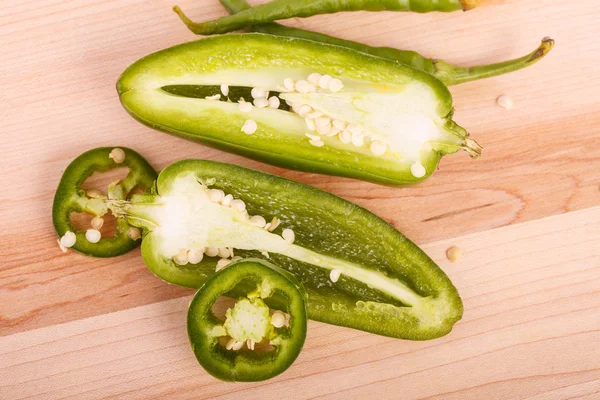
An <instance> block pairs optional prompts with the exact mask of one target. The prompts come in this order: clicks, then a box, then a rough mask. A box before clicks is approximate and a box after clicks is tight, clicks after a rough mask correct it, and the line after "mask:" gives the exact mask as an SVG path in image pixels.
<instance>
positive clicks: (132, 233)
mask: <svg viewBox="0 0 600 400" xmlns="http://www.w3.org/2000/svg"><path fill="white" fill-rule="evenodd" d="M127 236H129V239H131V240H133V241H136V240H138V239H140V238H141V237H142V232H141V231H140V229H139V228H136V227H135V226H132V227H130V228H129V229H127Z"/></svg>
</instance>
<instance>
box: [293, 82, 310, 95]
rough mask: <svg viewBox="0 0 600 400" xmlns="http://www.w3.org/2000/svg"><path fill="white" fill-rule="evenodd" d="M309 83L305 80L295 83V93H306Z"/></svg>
mask: <svg viewBox="0 0 600 400" xmlns="http://www.w3.org/2000/svg"><path fill="white" fill-rule="evenodd" d="M309 85H310V83H308V82H307V81H305V80H300V81H298V82H296V91H297V92H298V93H308V92H309V89H310V86H309Z"/></svg>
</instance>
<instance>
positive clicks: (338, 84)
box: [117, 33, 481, 185]
mask: <svg viewBox="0 0 600 400" xmlns="http://www.w3.org/2000/svg"><path fill="white" fill-rule="evenodd" d="M117 89H118V92H119V95H120V98H121V102H122V104H123V106H124V107H125V108H126V110H127V111H128V112H129V113H130V114H131V115H132V116H134V117H135V118H136V119H138V120H139V121H141V122H143V123H145V124H147V125H149V126H151V127H153V128H156V129H160V130H163V131H165V132H168V133H171V134H175V135H177V136H181V137H183V138H186V139H189V140H193V141H198V142H201V143H204V144H206V145H209V146H213V147H217V148H220V149H223V150H226V151H230V152H234V153H238V154H241V155H245V156H248V157H251V158H255V159H258V160H261V161H264V162H268V163H271V164H276V165H280V166H283V167H288V168H292V169H298V170H304V171H310V172H318V173H325V174H331V175H340V176H347V177H353V178H357V179H363V180H367V181H372V182H377V183H383V184H388V185H402V184H410V183H416V182H420V181H422V180H424V179H426V178H427V177H428V176H430V175H431V174H432V173H433V172H434V171H435V169H436V168H437V165H438V163H439V161H440V158H441V157H442V156H443V155H445V154H450V153H454V152H457V151H459V150H460V149H464V150H466V151H467V152H468V153H469V154H470V155H471V156H473V157H476V156H478V155H479V154H480V151H481V148H480V146H479V145H478V144H477V143H476V142H475V141H473V140H471V139H469V138H468V136H469V134H468V133H467V132H466V130H465V129H463V128H462V127H460V126H458V125H457V124H456V123H455V122H454V121H453V120H452V114H453V108H452V97H451V95H450V92H449V91H448V89H447V87H446V86H445V85H444V84H443V83H442V82H440V81H439V80H438V79H436V78H435V77H433V76H431V75H429V74H427V73H425V72H423V71H419V70H416V69H413V68H411V67H408V66H406V65H402V64H399V63H397V62H393V61H390V60H385V59H383V58H380V57H374V56H371V55H368V54H365V53H361V52H358V51H356V50H353V49H348V48H343V47H339V46H332V45H328V44H323V43H318V42H314V41H310V40H305V39H298V38H288V37H280V36H271V35H265V34H256V33H248V34H237V35H222V36H215V37H209V38H205V39H201V40H198V41H195V42H190V43H185V44H182V45H179V46H175V47H172V48H170V49H166V50H163V51H160V52H158V53H154V54H151V55H149V56H147V57H144V58H143V59H141V60H139V61H137V62H136V63H134V64H133V65H131V66H130V67H129V68H128V69H127V70H126V71H125V72H124V73H123V75H122V76H121V78H120V79H119V82H118V84H117ZM242 89H243V90H245V93H246V94H245V95H240V90H242ZM240 97H243V98H242V99H241V98H240ZM219 100H220V101H219Z"/></svg>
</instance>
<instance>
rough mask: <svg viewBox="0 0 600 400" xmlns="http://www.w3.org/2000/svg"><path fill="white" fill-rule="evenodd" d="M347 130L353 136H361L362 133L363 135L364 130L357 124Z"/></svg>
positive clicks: (350, 125) (351, 125)
mask: <svg viewBox="0 0 600 400" xmlns="http://www.w3.org/2000/svg"><path fill="white" fill-rule="evenodd" d="M346 129H347V130H348V131H349V132H350V133H351V134H352V135H359V134H361V133H363V128H362V127H361V126H360V125H356V124H349V125H348V126H347V127H346Z"/></svg>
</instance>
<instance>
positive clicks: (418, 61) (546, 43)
mask: <svg viewBox="0 0 600 400" xmlns="http://www.w3.org/2000/svg"><path fill="white" fill-rule="evenodd" d="M220 1H221V4H223V6H224V7H225V8H227V10H228V11H229V12H230V13H231V14H236V13H239V12H242V11H244V10H247V9H250V5H249V4H248V3H247V2H246V0H220ZM181 16H182V19H183V21H184V22H186V23H188V21H189V19H187V18H185V16H184V15H183V14H181ZM248 30H249V31H251V32H259V33H266V34H270V35H277V36H288V37H297V38H302V39H308V40H313V41H316V42H321V43H327V44H332V45H335V46H341V47H347V48H351V49H354V50H357V51H360V52H362V53H366V54H371V55H373V56H377V57H382V58H386V59H388V60H392V61H396V62H399V63H401V64H406V65H409V66H411V67H413V68H416V69H419V70H421V71H425V72H427V73H428V74H431V75H433V76H435V77H436V78H438V79H439V80H441V81H442V82H444V84H446V85H448V86H452V85H458V84H461V83H466V82H472V81H476V80H480V79H485V78H491V77H494V76H499V75H504V74H507V73H510V72H514V71H518V70H520V69H523V68H527V67H529V66H531V65H533V64H535V63H537V62H538V61H540V60H541V59H542V58H544V57H545V56H546V54H548V53H549V52H550V50H552V48H553V47H554V40H552V39H550V38H547V37H546V38H544V39H542V43H541V44H540V46H539V47H538V48H536V49H535V50H534V51H532V52H531V53H529V54H527V55H525V56H523V57H519V58H515V59H513V60H507V61H502V62H499V63H494V64H487V65H476V66H472V67H462V66H459V65H453V64H450V63H447V62H446V61H443V60H439V59H432V58H427V57H423V56H422V55H420V54H419V53H417V52H415V51H410V50H398V49H395V48H392V47H372V46H368V45H366V44H362V43H358V42H353V41H351V40H344V39H339V38H336V37H333V36H329V35H325V34H322V33H318V32H311V31H306V30H304V29H298V28H292V27H289V26H285V25H280V24H277V23H274V22H272V23H266V24H259V25H253V26H250V27H248Z"/></svg>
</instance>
